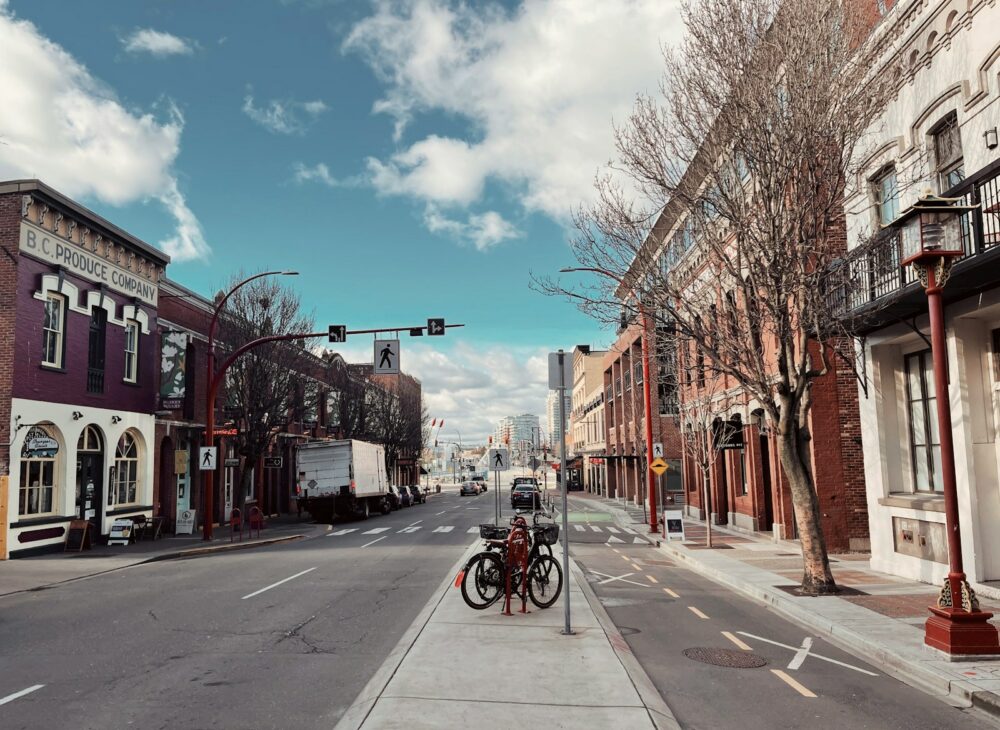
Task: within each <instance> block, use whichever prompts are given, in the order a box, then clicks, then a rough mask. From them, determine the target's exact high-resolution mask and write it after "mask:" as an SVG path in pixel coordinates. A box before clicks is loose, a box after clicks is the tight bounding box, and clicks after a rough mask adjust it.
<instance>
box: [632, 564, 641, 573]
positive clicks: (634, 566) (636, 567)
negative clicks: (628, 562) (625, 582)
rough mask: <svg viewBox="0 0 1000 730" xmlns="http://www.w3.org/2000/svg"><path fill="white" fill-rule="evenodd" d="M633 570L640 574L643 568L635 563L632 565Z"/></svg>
mask: <svg viewBox="0 0 1000 730" xmlns="http://www.w3.org/2000/svg"><path fill="white" fill-rule="evenodd" d="M632 570H634V571H635V572H636V573H638V572H640V571H641V570H642V568H640V567H639V566H638V565H636V564H635V563H632Z"/></svg>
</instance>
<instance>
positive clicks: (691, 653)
mask: <svg viewBox="0 0 1000 730" xmlns="http://www.w3.org/2000/svg"><path fill="white" fill-rule="evenodd" d="M683 653H684V656H686V657H687V658H688V659H694V660H695V661H696V662H702V663H704V664H712V665H714V666H716V667H731V668H733V669H756V668H757V667H762V666H764V665H765V664H767V659H765V658H764V657H762V656H760V655H759V654H751V653H750V652H748V651H733V650H732V649H713V648H712V647H708V646H695V647H692V648H690V649H685V650H684V652H683Z"/></svg>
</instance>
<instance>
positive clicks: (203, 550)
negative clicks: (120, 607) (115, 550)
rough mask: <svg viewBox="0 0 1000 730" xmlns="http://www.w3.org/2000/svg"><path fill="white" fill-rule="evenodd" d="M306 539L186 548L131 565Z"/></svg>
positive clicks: (301, 536)
mask: <svg viewBox="0 0 1000 730" xmlns="http://www.w3.org/2000/svg"><path fill="white" fill-rule="evenodd" d="M305 537H306V535H304V534H299V535H285V536H284V537H271V538H267V539H265V540H258V541H257V542H234V543H229V544H227V545H212V546H211V547H197V548H187V549H185V550H176V551H174V552H170V553H162V554H160V555H153V556H152V557H150V558H147V559H146V560H142V561H140V562H138V563H133V565H146V564H148V563H159V562H162V561H164V560H183V559H185V558H196V557H199V556H202V555H211V554H213V553H226V552H230V551H233V550H249V549H251V548H256V547H265V546H267V545H279V544H281V543H283V542H294V541H296V540H302V539H304V538H305Z"/></svg>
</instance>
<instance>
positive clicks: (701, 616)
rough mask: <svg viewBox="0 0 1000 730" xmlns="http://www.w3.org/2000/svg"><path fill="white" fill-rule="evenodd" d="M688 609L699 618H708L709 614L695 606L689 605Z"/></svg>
mask: <svg viewBox="0 0 1000 730" xmlns="http://www.w3.org/2000/svg"><path fill="white" fill-rule="evenodd" d="M688 611H690V612H691V613H693V614H694V615H695V616H697V617H698V618H708V616H706V615H705V614H704V613H702V612H701V611H699V610H698V609H697V608H695V607H694V606H688Z"/></svg>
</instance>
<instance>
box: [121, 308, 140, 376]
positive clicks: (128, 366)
mask: <svg viewBox="0 0 1000 730" xmlns="http://www.w3.org/2000/svg"><path fill="white" fill-rule="evenodd" d="M139 332H140V329H139V322H138V321H137V320H134V319H127V320H125V378H124V380H125V382H126V383H135V382H137V381H138V380H139ZM130 336H131V339H132V349H131V350H130V349H129V337H130Z"/></svg>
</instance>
